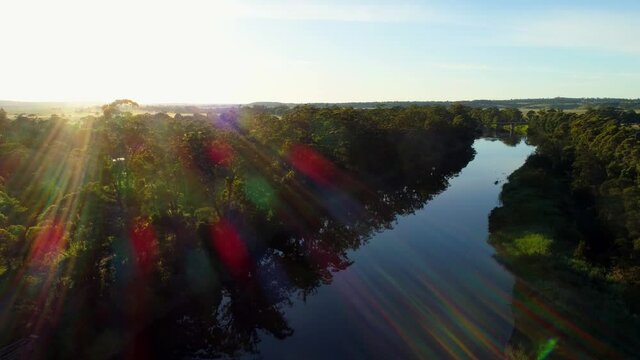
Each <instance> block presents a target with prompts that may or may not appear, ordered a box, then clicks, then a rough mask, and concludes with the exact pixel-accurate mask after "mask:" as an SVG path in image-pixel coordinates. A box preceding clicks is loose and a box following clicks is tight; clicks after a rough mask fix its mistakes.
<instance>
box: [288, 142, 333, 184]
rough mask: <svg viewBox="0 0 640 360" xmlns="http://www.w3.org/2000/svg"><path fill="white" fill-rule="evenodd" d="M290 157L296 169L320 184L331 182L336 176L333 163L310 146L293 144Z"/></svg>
mask: <svg viewBox="0 0 640 360" xmlns="http://www.w3.org/2000/svg"><path fill="white" fill-rule="evenodd" d="M288 157H289V161H290V162H291V164H292V165H293V167H294V168H295V169H296V170H298V171H299V172H301V173H303V174H304V175H306V176H307V177H309V178H311V179H312V180H314V181H316V182H318V183H320V184H323V185H328V184H331V183H332V182H333V181H334V179H335V177H336V174H337V171H336V168H335V166H334V165H333V163H331V161H329V160H327V159H326V158H325V157H324V156H322V155H321V154H320V153H319V152H317V151H316V150H314V149H313V148H311V147H310V146H307V145H302V144H296V145H293V146H292V147H291V149H289V156H288Z"/></svg>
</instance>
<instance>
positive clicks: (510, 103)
mask: <svg viewBox="0 0 640 360" xmlns="http://www.w3.org/2000/svg"><path fill="white" fill-rule="evenodd" d="M309 104H310V105H314V106H320V107H326V106H342V107H353V108H377V107H406V106H413V105H418V106H419V105H443V106H448V105H452V104H464V105H467V106H471V107H480V108H488V107H497V108H511V107H515V108H521V109H549V108H553V109H563V110H572V109H581V108H587V107H602V106H613V107H620V108H625V109H640V99H617V98H563V97H556V98H540V99H511V100H463V101H377V102H345V103H309ZM295 105H297V104H293V103H278V102H255V103H251V104H248V106H264V107H268V108H271V107H280V106H287V107H289V106H295Z"/></svg>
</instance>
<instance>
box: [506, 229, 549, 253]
mask: <svg viewBox="0 0 640 360" xmlns="http://www.w3.org/2000/svg"><path fill="white" fill-rule="evenodd" d="M552 243H553V240H552V239H549V238H548V237H546V236H545V235H543V234H526V235H524V236H522V237H518V238H516V239H514V240H513V252H514V255H526V256H534V255H544V256H546V255H549V253H550V251H551V250H550V248H551V244H552Z"/></svg>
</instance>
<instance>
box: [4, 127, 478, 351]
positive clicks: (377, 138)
mask: <svg viewBox="0 0 640 360" xmlns="http://www.w3.org/2000/svg"><path fill="white" fill-rule="evenodd" d="M358 141H362V142H366V143H367V146H366V147H364V146H363V147H362V148H363V149H364V148H366V149H368V150H367V152H366V153H364V152H362V153H359V152H357V150H356V151H354V152H353V153H351V154H349V156H350V158H349V166H348V167H344V166H343V167H336V166H334V165H332V164H331V163H330V162H329V161H327V160H326V159H324V158H323V156H322V155H320V154H318V153H315V152H314V151H313V149H311V148H308V147H305V146H302V145H301V146H299V147H298V148H294V153H293V154H290V155H289V161H290V162H291V163H292V164H293V165H294V166H296V167H297V170H298V171H299V172H300V173H302V174H303V175H304V178H303V179H302V181H291V182H290V183H285V184H283V185H282V186H280V187H279V188H278V189H277V191H273V190H272V189H269V188H268V187H267V186H266V185H265V184H264V183H262V182H261V180H260V176H259V175H260V174H258V173H255V174H245V175H246V177H247V178H248V179H255V180H252V181H253V182H248V183H249V184H250V185H251V186H247V189H248V190H247V196H248V197H252V196H253V197H255V202H256V203H257V204H258V205H260V204H261V203H262V202H264V203H265V204H267V203H268V205H269V208H270V212H269V216H268V217H267V218H264V217H260V216H256V215H255V214H252V213H247V212H244V211H243V209H242V208H232V207H228V208H226V209H224V210H223V212H222V214H220V215H221V216H219V220H217V221H215V222H207V221H204V222H202V223H201V224H200V225H199V226H198V227H197V231H196V232H195V233H194V232H193V231H191V230H190V227H189V226H187V225H186V224H184V223H180V222H176V221H175V220H173V219H170V218H167V219H164V220H163V219H160V220H159V221H157V222H156V223H155V224H153V226H152V225H151V224H150V223H148V222H145V221H144V219H139V220H137V221H136V222H135V223H134V224H133V225H132V226H131V230H130V233H129V234H128V235H129V237H130V238H131V239H132V243H131V244H130V245H129V244H126V243H123V242H122V240H118V239H113V240H112V243H111V248H110V249H105V250H108V251H112V252H113V254H114V255H113V256H115V258H116V259H117V258H118V253H119V252H121V251H124V250H123V249H124V248H126V247H127V246H133V249H134V250H135V251H136V252H139V253H140V254H142V255H141V256H140V257H139V258H138V261H137V262H136V263H131V262H126V261H122V262H114V265H113V266H115V268H113V270H111V272H112V273H114V274H117V276H118V277H117V278H116V279H115V280H114V282H113V284H112V285H110V286H108V287H104V286H103V287H100V286H99V285H95V284H99V282H98V281H85V282H82V281H79V283H81V284H88V285H84V286H82V287H73V286H71V287H69V288H70V289H68V290H65V291H67V293H66V294H62V295H61V296H60V297H58V298H59V299H64V302H63V303H58V304H54V306H53V307H52V308H53V309H54V312H55V313H53V314H48V315H47V317H43V318H48V319H54V320H51V321H50V322H48V323H42V324H38V326H37V328H38V329H40V332H39V333H38V340H37V341H36V342H37V346H36V349H35V350H33V352H32V353H30V356H33V357H39V356H41V357H68V356H70V355H71V354H75V355H76V356H79V357H91V358H111V357H114V356H116V357H124V358H135V359H140V358H181V357H191V358H208V357H218V356H238V355H241V354H251V353H256V352H257V345H258V344H259V342H260V341H261V335H260V334H269V335H270V336H273V337H274V338H277V339H284V338H287V337H289V336H291V335H292V334H294V333H295V331H296V329H294V328H293V327H292V326H291V325H290V324H289V321H288V319H287V317H286V316H285V314H284V311H283V309H285V308H286V307H288V306H289V305H290V304H291V303H292V299H294V298H295V299H298V298H302V299H306V298H308V297H310V296H313V295H314V294H315V293H316V292H317V290H318V289H319V288H320V287H322V286H323V285H326V284H330V283H331V282H332V281H333V278H334V276H335V274H336V273H338V272H340V271H342V270H344V269H347V268H348V267H350V266H351V265H352V263H353V260H351V259H350V256H349V251H352V250H355V249H358V248H359V247H361V246H362V245H364V244H365V243H367V241H368V239H369V238H370V237H371V236H372V234H375V233H376V232H379V231H382V230H385V229H389V228H391V227H392V226H393V222H394V221H395V220H396V219H397V218H398V217H399V216H402V215H406V214H411V213H413V212H414V211H416V210H417V209H420V208H422V207H423V206H424V204H425V203H426V202H428V201H429V200H431V199H432V198H433V197H434V196H435V195H436V194H438V193H440V192H442V191H443V190H445V189H446V188H447V186H448V182H449V179H450V178H452V177H453V176H454V175H456V174H457V173H458V172H459V171H460V170H461V169H462V168H464V167H465V166H466V165H467V164H468V163H469V161H471V160H472V159H473V156H474V150H473V148H472V147H471V146H470V141H469V142H464V141H463V142H460V141H447V140H446V139H443V138H442V137H441V136H436V135H434V134H428V133H427V134H411V133H408V134H401V135H397V136H395V135H388V134H385V135H381V134H375V133H371V134H368V135H367V136H362V137H361V138H360V139H359V140H358ZM358 148H359V146H358V144H355V146H353V149H358ZM224 152H225V149H224V148H221V149H216V152H215V153H214V155H215V156H218V157H220V158H222V159H223V160H224V156H225V153H224ZM264 152H267V150H265V151H264ZM254 175H255V176H254ZM159 235H162V236H163V237H165V238H170V239H172V240H173V241H171V242H169V243H166V244H162V245H160V246H161V247H160V248H154V246H156V245H154V244H156V242H155V241H154V239H155V237H157V236H159ZM159 252H160V253H165V254H171V256H170V257H165V258H164V259H165V261H164V262H163V263H162V264H161V266H162V270H163V271H162V274H165V275H163V276H164V277H162V276H161V275H159V274H158V273H157V272H156V271H152V270H153V269H151V266H152V265H151V264H152V262H151V261H150V260H149V259H147V257H151V256H154V254H157V253H159ZM103 275H104V274H103ZM91 284H94V285H91ZM5 285H6V284H5ZM21 291H28V289H22V290H21ZM48 291H49V292H55V291H58V290H57V289H56V288H50V289H48ZM5 293H11V292H8V291H5ZM54 299H55V298H54ZM28 305H29V309H33V308H36V309H37V308H38V307H39V306H42V304H38V299H36V300H35V303H31V304H28ZM30 311H31V310H30ZM30 311H25V312H22V311H21V309H17V311H15V312H14V313H13V314H8V315H7V318H8V321H7V323H6V324H5V325H6V326H4V329H3V330H4V332H5V333H4V336H7V333H9V335H12V336H13V337H15V334H20V333H21V327H23V326H25V325H26V326H28V327H31V326H32V325H31V324H30V323H29V321H34V320H30V319H29V316H33V315H32V313H31V312H30ZM25 316H26V318H25ZM22 336H23V337H28V336H29V334H28V333H24V332H23V333H22Z"/></svg>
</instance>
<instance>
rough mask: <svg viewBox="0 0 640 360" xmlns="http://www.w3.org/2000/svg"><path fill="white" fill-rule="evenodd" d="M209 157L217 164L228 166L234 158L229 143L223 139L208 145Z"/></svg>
mask: <svg viewBox="0 0 640 360" xmlns="http://www.w3.org/2000/svg"><path fill="white" fill-rule="evenodd" d="M209 159H211V161H212V162H213V163H214V164H215V165H219V166H230V165H231V163H232V162H233V159H234V152H233V148H232V147H231V145H229V144H227V143H226V142H223V141H216V142H214V143H212V144H211V145H210V146H209Z"/></svg>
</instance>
